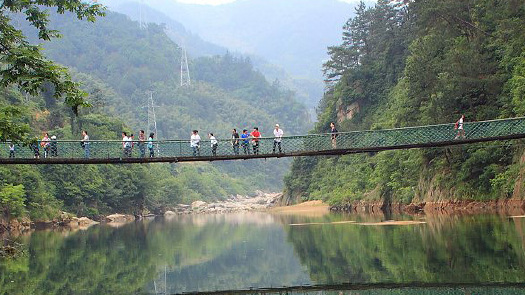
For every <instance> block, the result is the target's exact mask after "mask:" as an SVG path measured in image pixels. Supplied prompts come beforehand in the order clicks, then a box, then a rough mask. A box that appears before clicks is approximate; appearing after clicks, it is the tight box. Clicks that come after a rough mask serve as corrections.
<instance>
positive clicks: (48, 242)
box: [0, 214, 309, 295]
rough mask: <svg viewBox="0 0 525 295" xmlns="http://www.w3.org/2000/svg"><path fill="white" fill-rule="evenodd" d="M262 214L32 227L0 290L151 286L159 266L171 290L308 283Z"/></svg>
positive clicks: (105, 290)
mask: <svg viewBox="0 0 525 295" xmlns="http://www.w3.org/2000/svg"><path fill="white" fill-rule="evenodd" d="M268 218H270V219H271V217H269V216H268V215H266V214H250V215H248V214H246V215H244V216H241V215H239V216H215V215H208V216H199V217H193V216H187V217H180V218H179V217H177V218H175V219H174V220H171V221H167V220H157V221H155V222H148V221H145V222H138V223H131V224H127V225H124V226H122V227H120V228H111V227H107V226H95V227H92V228H90V229H89V230H87V231H79V232H75V233H69V234H63V233H59V232H44V231H38V232H35V233H34V234H33V235H31V236H30V237H22V239H23V240H24V242H25V243H26V245H27V249H28V251H29V253H30V255H29V256H26V257H22V258H20V259H18V260H8V261H3V262H2V261H0V295H3V294H10V295H12V294H35V295H38V294H134V293H137V292H138V293H144V292H151V291H152V290H153V288H152V287H153V286H152V284H153V283H152V282H153V281H154V280H155V279H157V283H159V281H160V280H159V279H158V278H159V277H162V278H163V277H164V269H165V267H167V270H168V286H169V290H171V291H172V292H183V291H196V290H216V289H221V290H225V289H235V288H241V287H242V288H249V287H252V286H260V287H268V286H273V285H274V284H277V285H279V286H281V285H288V286H289V285H294V284H303V283H308V282H309V278H308V276H307V275H306V272H305V270H304V268H303V267H302V266H301V265H300V263H299V261H298V259H297V258H296V257H295V256H294V253H293V249H292V247H290V245H289V244H287V243H286V241H285V237H284V232H283V230H282V228H281V227H280V226H276V225H274V224H272V222H269V219H268ZM207 219H208V220H207ZM11 281H13V282H11Z"/></svg>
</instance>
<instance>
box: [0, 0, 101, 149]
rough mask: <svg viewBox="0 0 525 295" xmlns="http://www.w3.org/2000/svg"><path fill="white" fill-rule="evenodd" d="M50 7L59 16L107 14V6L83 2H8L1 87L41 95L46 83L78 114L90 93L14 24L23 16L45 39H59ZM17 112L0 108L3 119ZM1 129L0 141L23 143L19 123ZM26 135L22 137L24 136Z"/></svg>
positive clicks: (2, 18)
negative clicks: (14, 19)
mask: <svg viewBox="0 0 525 295" xmlns="http://www.w3.org/2000/svg"><path fill="white" fill-rule="evenodd" d="M46 8H55V9H56V12H57V13H61V14H63V13H65V12H66V11H69V12H73V13H74V14H75V15H76V17H77V18H78V19H86V20H88V21H91V22H93V21H95V18H96V17H97V16H102V15H104V7H103V6H101V5H100V4H96V3H87V2H83V1H81V0H68V1H63V0H60V1H57V0H28V1H22V0H5V1H3V3H2V4H1V6H0V32H1V34H0V63H1V64H2V67H1V69H0V76H1V78H0V86H2V87H10V86H17V87H18V89H20V90H21V91H23V92H26V93H28V94H31V95H37V94H39V93H41V92H42V91H43V87H44V85H45V83H50V84H51V85H52V86H53V89H54V93H53V95H54V97H55V98H57V99H58V98H63V99H64V101H65V103H66V104H67V105H69V106H71V107H72V108H73V110H74V112H75V113H76V112H77V109H78V107H79V106H86V105H87V104H86V103H85V100H84V98H85V97H86V96H87V93H86V92H84V91H82V90H81V89H80V87H79V86H80V85H79V84H78V83H75V82H73V81H72V80H71V77H70V75H69V73H68V71H67V69H66V68H64V67H62V66H59V65H58V64H56V63H54V62H52V61H50V60H48V59H47V58H46V57H44V56H43V54H42V52H41V48H40V47H39V46H37V45H31V44H30V43H29V42H27V40H26V36H25V35H24V34H23V33H22V31H20V30H18V29H16V28H15V26H14V25H13V24H12V23H11V15H12V14H13V13H23V14H24V15H25V16H26V20H27V21H28V22H29V23H30V24H31V25H32V26H33V27H35V28H36V29H37V30H38V37H39V38H40V39H41V40H45V41H48V40H51V39H52V38H57V37H59V36H60V35H59V32H58V31H56V30H52V29H50V28H49V14H48V12H47V11H46ZM16 113H17V111H14V110H13V109H6V108H2V109H0V118H6V120H7V119H9V118H10V117H12V116H13V115H14V114H16ZM9 123H10V124H7V125H5V126H3V128H1V129H0V140H4V141H5V140H8V139H10V140H19V139H20V137H23V135H25V133H24V132H21V131H23V130H21V129H20V128H23V127H20V126H19V125H18V124H17V123H16V120H9ZM21 135H22V136H21Z"/></svg>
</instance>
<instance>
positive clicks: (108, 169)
mask: <svg viewBox="0 0 525 295" xmlns="http://www.w3.org/2000/svg"><path fill="white" fill-rule="evenodd" d="M13 18H14V20H15V22H16V23H18V25H19V26H20V27H21V28H22V29H23V31H24V32H25V33H26V34H27V35H28V36H34V32H33V30H31V27H30V26H29V25H27V24H26V22H25V20H24V19H23V17H22V16H17V15H14V16H13ZM51 23H52V24H53V29H57V30H59V31H60V32H61V34H62V35H63V37H62V38H61V39H57V40H54V41H51V42H46V43H43V44H42V47H43V48H44V53H45V54H46V55H47V56H48V57H50V58H51V59H53V60H55V61H57V62H59V63H61V64H63V65H65V66H68V67H69V68H70V69H71V72H72V76H73V78H74V80H76V81H79V82H81V83H82V85H83V86H82V87H83V88H84V90H85V91H86V92H87V93H89V96H88V97H87V98H86V101H87V102H88V103H90V104H91V105H92V107H90V108H83V109H81V110H80V113H79V116H75V115H74V114H73V112H72V110H71V109H70V108H69V107H67V106H65V105H64V104H63V103H62V102H61V101H57V100H55V98H53V96H52V93H53V89H52V87H51V86H49V87H48V91H45V92H44V93H43V94H42V95H38V96H31V95H26V94H22V93H20V92H19V91H17V90H16V89H14V88H7V89H2V92H1V94H0V106H1V107H4V106H7V105H10V106H12V107H15V108H16V109H17V110H18V111H19V114H18V115H17V116H16V119H15V120H17V122H19V123H24V124H25V126H26V127H30V132H31V133H32V135H33V136H35V137H37V138H42V135H43V133H44V132H49V134H50V135H56V136H57V137H58V139H80V131H81V130H83V129H85V130H88V132H89V133H90V139H92V140H96V139H120V138H121V137H120V134H121V132H122V131H126V132H128V133H135V136H137V135H138V131H139V129H145V130H146V131H147V132H149V131H151V130H152V126H148V124H147V122H148V118H147V113H148V111H147V108H144V106H146V105H147V98H148V97H149V95H148V91H154V93H153V95H154V98H155V105H156V110H157V114H156V117H157V125H158V134H157V138H159V139H168V138H183V139H184V138H187V139H188V140H189V135H190V132H191V130H192V129H198V130H200V131H201V134H202V135H201V136H203V137H205V136H206V133H207V132H214V133H215V134H216V135H217V137H218V138H219V139H225V138H229V136H230V132H231V129H232V128H237V129H238V130H239V129H241V130H242V128H250V129H251V128H253V127H254V126H259V127H260V129H261V131H262V133H263V135H269V134H271V130H272V129H273V125H274V124H275V123H280V124H281V125H282V126H283V128H284V129H285V131H286V132H287V134H297V133H303V132H305V127H304V126H306V125H305V122H306V121H307V112H306V108H305V107H304V106H303V105H301V104H299V103H297V102H296V101H295V97H294V94H293V93H292V92H291V91H289V90H287V89H285V88H283V87H282V86H280V85H279V83H269V82H268V81H266V79H265V78H264V76H263V75H262V74H261V73H259V72H257V71H255V70H254V69H253V66H252V64H251V62H250V61H249V60H248V59H246V58H243V57H234V56H232V55H230V54H225V55H222V56H214V57H203V58H198V59H195V60H190V67H191V73H192V85H191V87H180V86H179V84H180V76H179V69H180V56H181V50H180V47H179V46H178V45H177V44H175V43H173V42H172V41H171V40H170V39H169V38H168V36H167V35H166V33H165V32H164V29H163V27H162V26H160V25H155V24H149V25H148V26H147V27H146V28H143V29H141V28H140V27H139V24H138V23H137V22H133V21H131V20H129V19H128V18H127V17H126V16H124V15H121V14H117V13H113V12H108V13H107V15H106V17H104V18H101V19H99V20H98V21H97V22H95V23H84V22H80V21H77V20H75V19H74V17H72V16H71V15H68V14H65V15H56V14H51ZM33 42H39V41H38V39H37V38H36V37H33ZM135 138H136V137H135ZM188 144H189V143H188ZM20 148H27V147H20ZM5 152H6V151H2V153H1V155H2V156H7V154H6V153H5ZM288 166H289V162H286V161H264V160H255V161H250V162H231V163H224V164H214V165H211V164H198V165H197V164H186V165H181V164H174V165H171V164H159V165H156V164H152V165H122V166H110V165H109V166H103V165H100V166H94V165H93V166H89V165H79V166H74V165H69V166H68V165H62V166H2V167H0V197H1V198H0V200H1V201H0V209H2V211H3V212H4V215H6V216H8V217H18V216H23V215H29V216H30V217H32V218H34V219H48V218H53V217H54V216H56V215H57V214H58V213H59V211H60V210H66V211H68V212H71V213H74V214H78V215H88V216H97V215H99V214H106V213H112V212H115V211H117V212H127V213H134V214H141V213H144V212H147V211H148V210H149V211H154V210H163V208H165V207H166V206H169V205H174V204H177V203H191V202H192V201H194V200H199V199H204V200H212V199H222V198H225V197H227V196H229V195H234V194H243V195H251V194H254V192H255V191H256V190H265V191H276V190H279V189H280V188H281V187H282V177H283V175H284V173H285V172H286V171H287V169H288Z"/></svg>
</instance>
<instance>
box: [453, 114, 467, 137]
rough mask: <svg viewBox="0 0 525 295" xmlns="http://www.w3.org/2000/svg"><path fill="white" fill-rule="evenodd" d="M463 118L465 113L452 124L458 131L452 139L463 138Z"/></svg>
mask: <svg viewBox="0 0 525 295" xmlns="http://www.w3.org/2000/svg"><path fill="white" fill-rule="evenodd" d="M464 119H465V115H461V117H460V118H459V120H457V121H456V124H455V125H454V129H456V130H457V131H458V133H457V134H456V137H454V139H458V138H460V137H462V138H463V139H464V138H465V129H464V127H463V120H464Z"/></svg>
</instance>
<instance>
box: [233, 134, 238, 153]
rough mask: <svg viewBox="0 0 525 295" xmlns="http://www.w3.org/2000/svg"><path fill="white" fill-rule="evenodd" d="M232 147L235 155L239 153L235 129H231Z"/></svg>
mask: <svg viewBox="0 0 525 295" xmlns="http://www.w3.org/2000/svg"><path fill="white" fill-rule="evenodd" d="M232 147H233V153H234V154H235V155H238V154H239V133H237V129H235V128H234V129H233V130H232Z"/></svg>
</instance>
